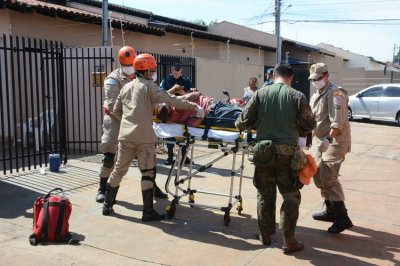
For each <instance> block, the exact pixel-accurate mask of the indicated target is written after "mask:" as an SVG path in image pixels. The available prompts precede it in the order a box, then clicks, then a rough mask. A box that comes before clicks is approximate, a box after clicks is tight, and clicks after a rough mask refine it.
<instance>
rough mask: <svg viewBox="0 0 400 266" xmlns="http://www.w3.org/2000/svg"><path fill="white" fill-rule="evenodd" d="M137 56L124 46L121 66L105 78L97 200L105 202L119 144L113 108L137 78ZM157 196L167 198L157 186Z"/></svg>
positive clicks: (119, 53) (121, 54)
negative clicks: (125, 88) (122, 92)
mask: <svg viewBox="0 0 400 266" xmlns="http://www.w3.org/2000/svg"><path fill="white" fill-rule="evenodd" d="M135 57H136V53H135V50H134V49H133V48H132V47H130V46H124V47H122V48H121V49H120V50H119V52H118V60H119V63H120V64H121V67H120V68H117V69H115V70H114V71H113V72H111V73H110V74H109V75H108V76H107V77H106V78H105V80H104V93H105V99H104V105H103V107H104V118H103V135H102V136H101V143H100V150H101V151H102V152H103V154H104V155H103V161H102V164H101V166H100V172H99V177H100V186H99V190H98V192H97V196H96V201H97V202H99V203H102V202H104V193H105V191H106V185H107V180H108V178H109V176H110V174H111V172H112V170H113V169H114V162H115V158H116V156H115V154H116V152H117V146H118V133H119V126H120V121H119V120H118V119H116V118H115V116H114V114H113V112H112V111H113V108H114V104H115V101H116V100H117V97H118V95H119V91H120V90H121V89H122V87H123V86H124V85H125V84H127V83H128V82H130V81H131V80H133V79H134V78H135V70H134V68H133V60H134V59H135ZM155 190H156V191H155V196H156V197H159V198H167V197H168V196H167V194H165V193H163V192H162V191H161V190H160V189H159V188H158V187H157V186H156V187H155Z"/></svg>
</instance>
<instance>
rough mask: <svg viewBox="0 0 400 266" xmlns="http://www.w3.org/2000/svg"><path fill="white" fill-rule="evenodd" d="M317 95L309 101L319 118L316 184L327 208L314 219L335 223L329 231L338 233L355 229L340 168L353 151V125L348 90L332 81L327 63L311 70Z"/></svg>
mask: <svg viewBox="0 0 400 266" xmlns="http://www.w3.org/2000/svg"><path fill="white" fill-rule="evenodd" d="M308 79H310V80H311V81H312V85H313V87H315V88H316V92H315V93H314V94H313V95H312V97H311V99H310V105H311V109H312V111H313V113H314V115H315V116H316V120H317V128H316V129H315V130H314V131H313V135H314V143H317V144H318V148H317V151H316V153H315V160H316V163H317V166H318V170H317V173H316V174H315V175H314V182H315V185H316V186H317V187H318V188H319V189H321V196H322V197H323V198H324V199H325V206H326V209H325V210H324V211H323V212H321V213H315V214H313V218H314V219H315V220H320V221H329V222H333V225H332V226H331V227H329V229H328V232H329V233H332V234H338V233H340V232H342V231H344V230H345V229H349V228H351V227H352V226H353V223H352V222H351V220H350V218H349V217H348V215H347V210H346V207H345V204H344V194H343V189H342V185H341V184H340V182H339V179H338V176H339V169H340V166H341V164H342V162H343V161H344V159H345V156H346V154H347V153H348V152H349V151H350V146H351V135H350V124H349V121H348V118H347V110H348V101H349V98H348V96H347V91H346V90H344V89H343V88H341V87H338V86H336V85H335V84H333V83H331V82H329V73H328V69H327V67H326V65H325V64H324V63H317V64H314V65H312V66H311V68H310V77H309V78H308Z"/></svg>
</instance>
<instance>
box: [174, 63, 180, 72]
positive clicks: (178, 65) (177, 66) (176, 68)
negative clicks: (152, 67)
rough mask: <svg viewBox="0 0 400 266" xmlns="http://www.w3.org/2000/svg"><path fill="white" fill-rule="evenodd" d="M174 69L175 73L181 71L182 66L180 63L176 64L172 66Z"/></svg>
mask: <svg viewBox="0 0 400 266" xmlns="http://www.w3.org/2000/svg"><path fill="white" fill-rule="evenodd" d="M172 69H173V70H175V71H179V70H181V69H182V65H181V64H179V63H175V64H173V65H172Z"/></svg>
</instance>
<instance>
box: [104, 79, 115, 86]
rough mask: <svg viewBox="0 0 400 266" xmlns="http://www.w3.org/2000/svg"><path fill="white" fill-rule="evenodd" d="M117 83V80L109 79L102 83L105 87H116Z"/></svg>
mask: <svg viewBox="0 0 400 266" xmlns="http://www.w3.org/2000/svg"><path fill="white" fill-rule="evenodd" d="M117 83H118V81H117V80H115V79H110V78H108V79H106V81H105V82H104V84H105V85H116V84H117Z"/></svg>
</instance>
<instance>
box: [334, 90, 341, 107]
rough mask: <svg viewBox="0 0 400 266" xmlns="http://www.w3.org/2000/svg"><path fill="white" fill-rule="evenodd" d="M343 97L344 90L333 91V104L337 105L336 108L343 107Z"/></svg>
mask: <svg viewBox="0 0 400 266" xmlns="http://www.w3.org/2000/svg"><path fill="white" fill-rule="evenodd" d="M342 97H343V91H342V90H336V91H334V92H333V105H334V106H335V109H340V108H342Z"/></svg>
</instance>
